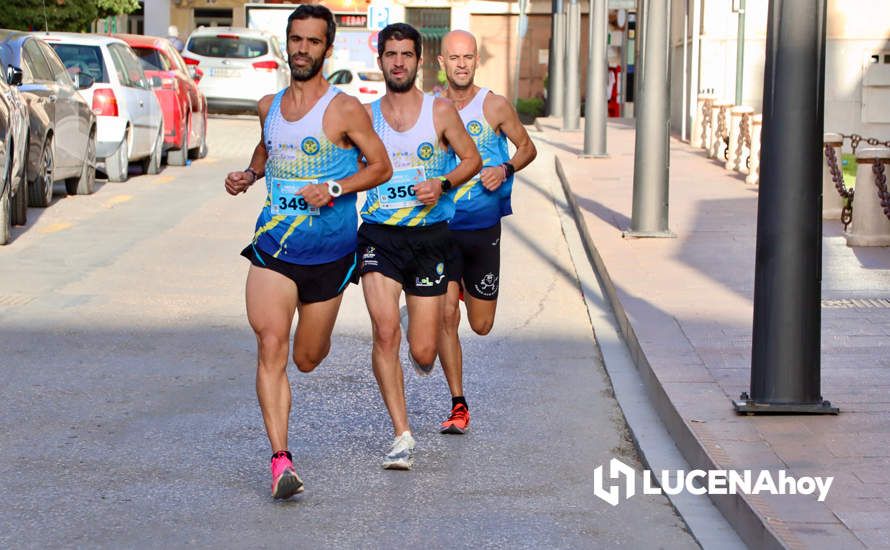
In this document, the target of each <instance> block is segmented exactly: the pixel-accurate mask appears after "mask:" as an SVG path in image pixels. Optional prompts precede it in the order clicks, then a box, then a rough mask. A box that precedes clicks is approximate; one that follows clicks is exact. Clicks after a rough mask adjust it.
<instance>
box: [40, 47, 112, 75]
mask: <svg viewBox="0 0 890 550" xmlns="http://www.w3.org/2000/svg"><path fill="white" fill-rule="evenodd" d="M51 46H52V48H53V50H55V52H56V54H58V56H59V58H60V59H61V60H62V63H63V64H64V65H65V67H67V68H68V72H69V73H71V74H73V75H74V74H77V73H86V74H88V75H90V76H91V77H93V80H95V81H96V82H108V74H107V71H106V70H105V62H104V61H103V60H102V51H101V50H100V49H99V46H81V45H79V44H59V43H56V42H54V43H52V44H51Z"/></svg>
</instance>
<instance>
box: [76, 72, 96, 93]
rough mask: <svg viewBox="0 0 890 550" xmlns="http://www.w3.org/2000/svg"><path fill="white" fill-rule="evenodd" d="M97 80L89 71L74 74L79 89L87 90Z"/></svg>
mask: <svg viewBox="0 0 890 550" xmlns="http://www.w3.org/2000/svg"><path fill="white" fill-rule="evenodd" d="M95 82H96V79H95V78H93V77H92V76H90V75H88V74H87V73H77V74H76V75H74V84H75V85H77V89H78V90H86V89H87V88H89V87H90V86H92V85H93V84H94V83H95Z"/></svg>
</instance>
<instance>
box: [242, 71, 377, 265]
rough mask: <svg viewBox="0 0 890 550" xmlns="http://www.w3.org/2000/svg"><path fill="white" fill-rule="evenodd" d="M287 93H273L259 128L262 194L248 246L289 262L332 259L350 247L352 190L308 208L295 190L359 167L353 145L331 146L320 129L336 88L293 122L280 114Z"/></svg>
mask: <svg viewBox="0 0 890 550" xmlns="http://www.w3.org/2000/svg"><path fill="white" fill-rule="evenodd" d="M286 91H287V88H285V89H284V90H281V91H280V92H278V93H277V94H276V95H275V100H274V101H273V102H272V107H271V108H270V109H269V114H268V115H267V116H266V122H265V125H264V127H263V132H264V136H265V140H266V142H265V145H266V151H267V153H268V159H267V160H266V193H267V194H266V201H265V204H264V206H263V210H262V212H260V216H259V218H258V219H257V223H256V233H255V234H254V238H253V244H254V246H256V247H258V248H259V249H260V250H262V251H263V252H265V253H267V254H270V255H272V256H274V257H275V258H278V259H280V260H283V261H286V262H290V263H294V264H303V265H317V264H323V263H327V262H332V261H334V260H338V259H340V258H342V257H343V256H346V255H347V254H349V253H350V252H352V251H354V250H355V246H356V230H357V228H358V216H357V214H356V211H355V201H356V196H355V193H345V194H343V195H341V196H340V197H337V198H336V199H334V204H333V206H322V207H321V208H312V207H311V206H309V204H307V203H306V200H305V199H304V198H303V197H302V196H300V195H298V194H297V192H298V191H299V190H300V189H301V188H302V187H303V186H304V185H307V184H310V183H324V182H326V181H328V180H332V179H333V180H340V179H342V178H346V177H348V176H351V175H352V174H354V173H355V172H356V171H357V170H358V156H359V153H358V149H356V148H355V147H351V148H349V149H344V148H342V147H339V146H337V145H334V144H333V143H331V142H330V140H328V138H327V136H325V133H324V130H323V129H322V120H323V118H324V113H325V110H326V109H327V107H328V105H330V103H331V100H333V99H334V97H335V96H336V95H337V94H338V93H340V91H339V90H337V89H336V88H334V87H333V86H331V87H330V88H329V89H328V91H327V93H325V94H324V95H323V96H321V98H319V100H318V101H317V102H316V103H315V105H314V106H313V107H312V109H310V111H309V112H308V113H306V114H305V115H304V116H303V118H301V119H300V120H298V121H296V122H290V121H288V120H285V118H284V117H283V116H282V115H281V98H282V97H283V96H284V93H285V92H286Z"/></svg>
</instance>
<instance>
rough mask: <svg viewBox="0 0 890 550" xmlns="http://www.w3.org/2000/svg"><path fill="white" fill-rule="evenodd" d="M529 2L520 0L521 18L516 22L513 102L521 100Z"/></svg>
mask: <svg viewBox="0 0 890 550" xmlns="http://www.w3.org/2000/svg"><path fill="white" fill-rule="evenodd" d="M527 6H528V0H519V18H518V20H517V22H516V37H517V38H516V69H515V70H514V71H513V101H516V100H517V99H519V79H520V72H521V69H522V46H523V44H524V42H525V33H526V30H528V16H527V14H526V11H527Z"/></svg>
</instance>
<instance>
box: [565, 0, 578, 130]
mask: <svg viewBox="0 0 890 550" xmlns="http://www.w3.org/2000/svg"><path fill="white" fill-rule="evenodd" d="M566 27H567V31H568V32H567V33H566V89H565V97H566V99H565V104H564V105H563V108H564V109H565V112H564V113H563V119H562V129H563V130H577V129H578V128H579V127H580V126H581V84H580V83H579V81H580V78H578V74H579V72H580V68H579V66H578V65H579V64H578V61H579V60H578V58H579V57H580V56H581V4H580V3H579V2H578V0H569V12H568V17H567V19H566Z"/></svg>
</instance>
